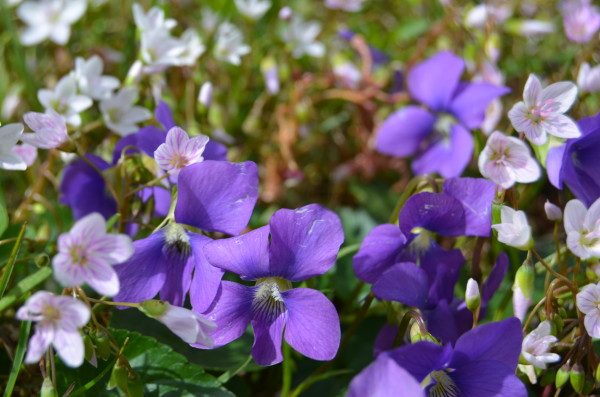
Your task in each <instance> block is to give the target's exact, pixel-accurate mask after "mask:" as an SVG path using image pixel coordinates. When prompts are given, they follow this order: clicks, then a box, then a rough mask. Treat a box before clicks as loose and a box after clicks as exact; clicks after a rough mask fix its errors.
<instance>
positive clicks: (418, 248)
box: [408, 227, 432, 256]
mask: <svg viewBox="0 0 600 397" xmlns="http://www.w3.org/2000/svg"><path fill="white" fill-rule="evenodd" d="M410 232H411V233H412V234H415V235H416V237H415V238H414V239H413V241H411V242H410V245H409V247H408V248H409V250H410V251H411V252H412V253H414V254H415V255H417V256H420V255H421V254H422V253H424V252H427V251H428V250H429V247H431V237H432V233H431V232H430V231H429V230H427V229H424V228H422V227H415V228H413V229H412V230H411V231H410Z"/></svg>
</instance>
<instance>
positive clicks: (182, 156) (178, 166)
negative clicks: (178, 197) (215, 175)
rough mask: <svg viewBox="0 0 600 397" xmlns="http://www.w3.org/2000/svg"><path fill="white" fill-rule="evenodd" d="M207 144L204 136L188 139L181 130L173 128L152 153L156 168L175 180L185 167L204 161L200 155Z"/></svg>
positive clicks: (185, 133) (206, 138)
mask: <svg viewBox="0 0 600 397" xmlns="http://www.w3.org/2000/svg"><path fill="white" fill-rule="evenodd" d="M207 143H208V137H207V136H206V135H200V136H196V137H194V138H190V137H189V136H188V134H187V132H185V131H184V130H183V129H181V128H179V127H173V128H171V129H170V130H169V132H168V133H167V139H166V141H165V143H163V144H162V145H160V146H159V147H158V148H157V149H156V151H155V152H154V160H155V161H156V163H157V164H158V166H159V167H160V168H161V169H162V170H164V171H167V172H168V173H169V174H170V175H171V176H172V177H173V178H174V179H175V181H176V180H177V177H178V176H179V172H180V171H181V170H182V169H183V168H185V167H186V166H188V165H190V164H194V163H199V162H201V161H203V160H204V157H202V153H204V149H205V148H206V144H207Z"/></svg>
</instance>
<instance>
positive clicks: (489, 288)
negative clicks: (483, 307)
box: [481, 252, 509, 303]
mask: <svg viewBox="0 0 600 397" xmlns="http://www.w3.org/2000/svg"><path fill="white" fill-rule="evenodd" d="M508 267H509V262H508V255H506V254H505V253H504V252H501V253H500V255H498V258H497V259H496V264H495V265H494V267H493V268H492V271H491V272H490V275H489V276H488V278H487V280H485V283H484V284H483V290H482V291H481V300H482V301H483V302H486V303H487V302H489V301H490V300H492V297H493V296H494V293H495V292H496V291H497V290H498V288H500V284H502V280H504V276H505V275H506V272H507V271H508Z"/></svg>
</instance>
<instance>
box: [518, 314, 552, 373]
mask: <svg viewBox="0 0 600 397" xmlns="http://www.w3.org/2000/svg"><path fill="white" fill-rule="evenodd" d="M557 341H558V338H557V337H556V336H554V335H552V326H551V324H550V321H547V320H546V321H542V322H541V323H540V325H538V326H537V328H536V329H534V330H533V331H531V332H530V333H529V334H527V335H526V336H525V338H523V345H522V347H521V354H522V355H523V358H525V360H527V362H528V363H530V364H532V365H533V366H535V367H537V368H541V369H546V366H547V364H549V363H555V362H557V361H560V356H559V355H558V354H556V353H549V352H548V350H550V348H551V347H552V344H553V343H555V342H557Z"/></svg>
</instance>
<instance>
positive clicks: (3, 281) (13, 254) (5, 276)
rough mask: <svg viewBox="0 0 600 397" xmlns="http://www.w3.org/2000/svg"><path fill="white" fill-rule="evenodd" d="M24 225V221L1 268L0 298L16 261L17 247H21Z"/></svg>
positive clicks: (25, 225)
mask: <svg viewBox="0 0 600 397" xmlns="http://www.w3.org/2000/svg"><path fill="white" fill-rule="evenodd" d="M26 227H27V224H26V223H24V224H23V226H22V227H21V231H20V232H19V235H18V236H17V241H16V242H15V245H14V246H13V249H12V251H11V253H10V257H9V258H8V262H7V263H6V266H4V269H3V271H4V272H3V273H2V279H1V280H0V298H2V297H3V296H4V292H5V291H6V287H7V286H8V282H9V281H10V276H11V274H12V271H13V269H14V267H15V262H16V261H17V256H18V255H19V249H20V248H21V243H22V242H23V236H24V235H25V229H26ZM5 229H6V228H5Z"/></svg>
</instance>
